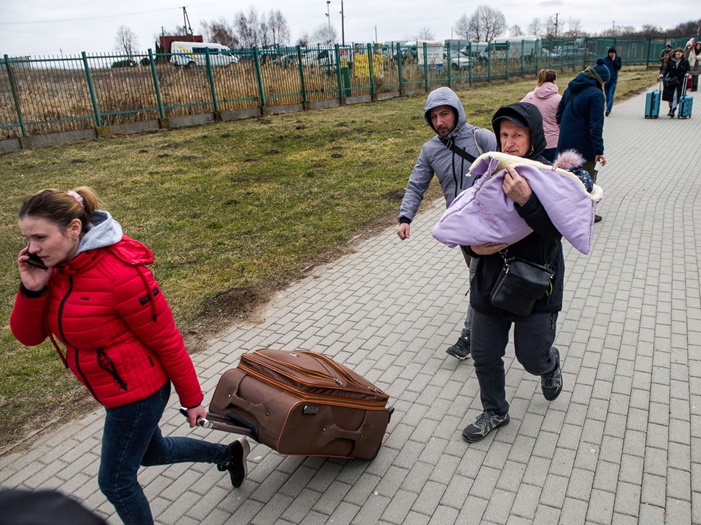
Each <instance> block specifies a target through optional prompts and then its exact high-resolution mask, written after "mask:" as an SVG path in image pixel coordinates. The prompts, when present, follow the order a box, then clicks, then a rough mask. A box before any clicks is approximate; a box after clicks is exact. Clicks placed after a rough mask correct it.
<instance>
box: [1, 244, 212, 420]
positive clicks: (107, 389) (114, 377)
mask: <svg viewBox="0 0 701 525" xmlns="http://www.w3.org/2000/svg"><path fill="white" fill-rule="evenodd" d="M151 263H153V254H152V253H151V251H150V250H149V249H148V248H147V247H146V246H144V245H143V244H141V243H140V242H138V241H135V240H134V239H130V238H129V237H126V236H124V237H123V238H122V240H121V241H119V242H118V243H116V244H114V245H112V246H108V247H105V248H97V249H94V250H89V251H86V252H82V253H80V254H78V255H77V256H76V257H75V258H73V259H72V260H71V261H69V262H68V263H66V264H64V265H61V266H57V267H56V268H54V272H53V275H52V276H51V280H50V281H49V285H48V290H47V292H45V293H44V294H42V295H41V296H40V297H29V296H28V295H27V294H26V293H25V292H24V291H23V290H22V288H20V291H19V292H18V293H17V297H16V299H15V307H14V309H13V311H12V315H11V317H10V326H11V328H12V333H13V334H14V335H15V337H16V338H17V339H18V340H19V341H20V342H21V343H22V344H24V345H28V346H33V345H38V344H40V343H41V342H43V341H44V340H45V339H46V337H47V336H49V337H51V338H52V341H53V336H54V335H55V336H56V337H57V338H58V339H59V340H60V341H61V342H62V343H63V344H64V345H65V346H66V355H65V357H64V356H63V355H62V354H61V351H60V350H59V349H58V347H57V351H58V352H59V355H60V356H61V359H62V360H63V361H64V363H65V364H66V366H68V367H69V368H70V369H71V370H72V371H73V373H74V374H75V376H76V377H77V378H78V379H79V380H80V382H81V383H83V384H84V385H85V386H86V387H87V388H88V390H89V391H90V393H91V394H92V395H93V396H94V397H95V399H97V401H99V402H100V403H102V404H103V405H104V406H105V407H107V408H113V407H118V406H121V405H125V404H127V403H132V402H134V401H139V400H141V399H145V398H146V397H148V396H150V395H152V394H154V393H155V392H156V391H157V390H159V389H160V388H161V387H162V386H163V385H164V384H165V382H166V381H167V380H168V379H170V380H171V381H172V382H173V385H174V386H175V389H176V391H177V393H178V396H179V397H180V402H181V404H182V405H183V406H186V407H195V406H197V405H199V404H200V403H201V402H202V399H203V397H204V396H203V394H202V390H201V388H200V385H199V381H198V380H197V375H196V373H195V368H194V366H193V364H192V361H191V359H190V356H189V354H188V353H187V350H186V349H185V346H184V344H183V339H182V336H181V335H180V332H179V331H178V329H177V327H176V326H175V322H174V321H173V316H172V313H171V311H170V307H169V306H168V303H167V301H166V299H165V297H164V296H163V294H162V293H161V290H160V288H159V287H158V283H157V282H156V280H155V279H154V277H153V274H152V273H151V271H150V270H148V269H147V268H146V267H145V265H148V264H151ZM54 344H55V343H54Z"/></svg>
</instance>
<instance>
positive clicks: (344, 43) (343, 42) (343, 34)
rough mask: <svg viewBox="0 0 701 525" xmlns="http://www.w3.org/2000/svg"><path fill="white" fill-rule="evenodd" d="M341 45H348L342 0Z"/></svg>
mask: <svg viewBox="0 0 701 525" xmlns="http://www.w3.org/2000/svg"><path fill="white" fill-rule="evenodd" d="M340 12H341V45H342V46H345V45H346V28H345V26H344V24H345V22H344V15H343V0H341V11H340Z"/></svg>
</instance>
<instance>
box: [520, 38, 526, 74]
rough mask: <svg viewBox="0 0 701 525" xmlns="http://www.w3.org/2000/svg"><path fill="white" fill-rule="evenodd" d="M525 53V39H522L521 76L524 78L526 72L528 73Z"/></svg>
mask: <svg viewBox="0 0 701 525" xmlns="http://www.w3.org/2000/svg"><path fill="white" fill-rule="evenodd" d="M525 53H526V44H525V40H523V39H521V78H523V75H525V73H526V72H525V66H526V65H525V63H524V61H525V60H526V57H525Z"/></svg>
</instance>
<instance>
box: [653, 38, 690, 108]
mask: <svg viewBox="0 0 701 525" xmlns="http://www.w3.org/2000/svg"><path fill="white" fill-rule="evenodd" d="M689 71H690V67H689V61H688V60H687V59H686V58H684V50H683V49H682V48H681V47H678V48H677V49H675V50H674V51H673V52H672V53H671V54H670V56H669V58H668V59H667V63H666V64H665V66H664V68H662V73H660V78H661V79H662V82H663V83H664V90H663V91H662V100H665V101H667V102H669V113H667V116H668V117H670V118H674V112H675V111H677V104H678V103H679V97H681V95H682V88H683V86H684V84H683V83H684V82H686V78H687V77H689V76H691V73H690V72H689Z"/></svg>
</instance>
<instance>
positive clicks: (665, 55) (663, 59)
mask: <svg viewBox="0 0 701 525" xmlns="http://www.w3.org/2000/svg"><path fill="white" fill-rule="evenodd" d="M671 52H672V44H670V43H669V42H667V43H666V44H665V45H664V49H663V50H662V51H661V52H660V73H661V72H662V68H664V65H665V64H666V63H667V59H668V58H669V55H670V53H671Z"/></svg>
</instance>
